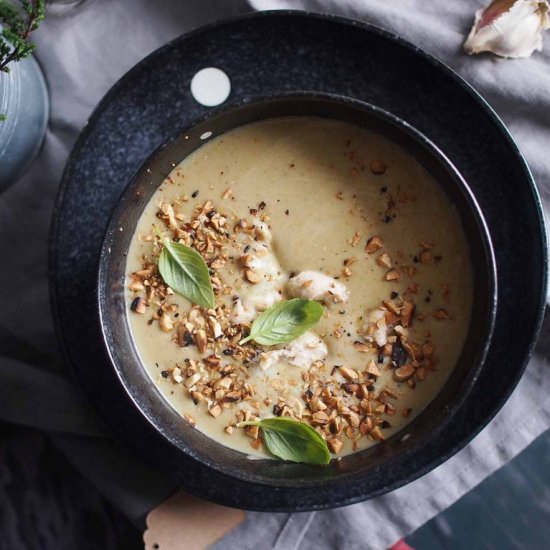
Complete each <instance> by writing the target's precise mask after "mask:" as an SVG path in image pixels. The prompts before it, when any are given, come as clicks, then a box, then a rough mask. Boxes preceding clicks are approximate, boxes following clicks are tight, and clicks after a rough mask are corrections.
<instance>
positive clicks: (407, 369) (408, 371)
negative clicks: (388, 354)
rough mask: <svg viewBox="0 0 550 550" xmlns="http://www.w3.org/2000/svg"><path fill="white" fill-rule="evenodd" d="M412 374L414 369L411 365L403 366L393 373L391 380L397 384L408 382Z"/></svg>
mask: <svg viewBox="0 0 550 550" xmlns="http://www.w3.org/2000/svg"><path fill="white" fill-rule="evenodd" d="M413 374H414V367H413V366H412V365H409V364H407V365H403V366H402V367H399V368H398V369H395V370H394V371H393V378H394V380H397V381H398V382H404V381H405V380H408V379H409V378H410V377H411V376H412V375H413Z"/></svg>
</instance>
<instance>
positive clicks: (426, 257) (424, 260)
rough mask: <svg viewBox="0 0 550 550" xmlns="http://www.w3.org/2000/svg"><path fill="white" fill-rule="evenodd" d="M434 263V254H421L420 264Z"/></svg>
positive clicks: (425, 252)
mask: <svg viewBox="0 0 550 550" xmlns="http://www.w3.org/2000/svg"><path fill="white" fill-rule="evenodd" d="M431 261H432V253H431V252H428V251H427V250H425V251H424V252H422V253H421V254H420V263H423V264H429V263H431Z"/></svg>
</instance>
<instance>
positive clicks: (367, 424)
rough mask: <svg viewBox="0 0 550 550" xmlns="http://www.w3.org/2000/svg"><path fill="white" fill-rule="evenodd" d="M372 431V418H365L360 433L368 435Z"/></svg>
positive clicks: (360, 425)
mask: <svg viewBox="0 0 550 550" xmlns="http://www.w3.org/2000/svg"><path fill="white" fill-rule="evenodd" d="M371 430H372V418H371V417H370V416H365V418H363V420H361V424H359V431H360V432H361V433H362V434H363V435H365V434H368V433H369V432H370V431H371Z"/></svg>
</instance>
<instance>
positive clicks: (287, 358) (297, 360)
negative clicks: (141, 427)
mask: <svg viewBox="0 0 550 550" xmlns="http://www.w3.org/2000/svg"><path fill="white" fill-rule="evenodd" d="M327 355H328V349H327V346H326V344H325V342H324V341H323V339H322V338H321V337H319V336H317V335H316V334H315V333H314V332H306V333H305V334H302V336H300V337H299V338H296V340H294V341H293V342H290V344H288V345H287V346H285V347H284V348H281V349H276V350H272V351H266V352H264V353H262V354H261V355H260V358H259V363H260V367H261V368H262V369H263V370H267V369H269V368H270V367H272V366H273V365H277V364H281V363H284V364H287V365H292V366H295V367H300V368H309V367H310V366H311V365H312V364H313V363H315V361H321V360H323V359H324V358H325V357H326V356H327Z"/></svg>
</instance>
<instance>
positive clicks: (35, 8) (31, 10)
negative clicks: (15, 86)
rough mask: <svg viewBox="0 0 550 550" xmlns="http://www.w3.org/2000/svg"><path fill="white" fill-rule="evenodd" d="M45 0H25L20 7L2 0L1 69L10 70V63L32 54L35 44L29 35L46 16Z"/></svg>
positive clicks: (0, 16)
mask: <svg viewBox="0 0 550 550" xmlns="http://www.w3.org/2000/svg"><path fill="white" fill-rule="evenodd" d="M45 4H46V2H45V0H23V1H22V2H21V7H20V8H18V7H17V6H16V5H15V4H14V3H13V2H11V1H10V0H0V22H1V23H2V25H3V27H4V28H3V29H2V33H1V35H0V71H1V72H5V73H7V72H9V70H10V68H9V67H8V65H9V63H11V62H12V61H19V60H21V59H24V58H25V57H28V56H29V55H31V53H32V52H33V51H34V48H35V45H34V44H32V43H30V42H29V41H28V40H29V35H30V34H31V32H33V31H35V30H36V29H37V28H38V26H39V25H40V22H41V21H42V20H43V19H44V16H45Z"/></svg>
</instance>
